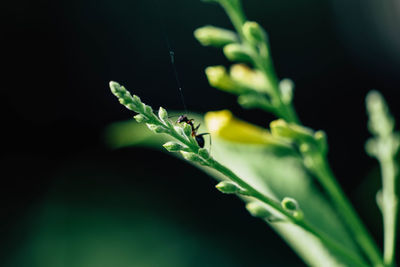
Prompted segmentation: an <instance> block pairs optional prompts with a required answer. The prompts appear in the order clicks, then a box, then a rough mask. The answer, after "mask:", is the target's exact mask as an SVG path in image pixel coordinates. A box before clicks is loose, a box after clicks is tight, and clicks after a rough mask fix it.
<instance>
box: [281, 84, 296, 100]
mask: <svg viewBox="0 0 400 267" xmlns="http://www.w3.org/2000/svg"><path fill="white" fill-rule="evenodd" d="M293 90H294V83H293V81H292V80H290V79H283V80H282V81H280V83H279V91H280V93H281V96H282V101H283V102H284V103H285V104H290V103H291V102H292V100H293Z"/></svg>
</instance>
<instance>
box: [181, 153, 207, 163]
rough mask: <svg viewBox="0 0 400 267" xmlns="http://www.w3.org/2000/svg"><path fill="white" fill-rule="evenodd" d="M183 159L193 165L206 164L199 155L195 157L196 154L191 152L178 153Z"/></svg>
mask: <svg viewBox="0 0 400 267" xmlns="http://www.w3.org/2000/svg"><path fill="white" fill-rule="evenodd" d="M180 152H181V154H182V156H183V158H184V159H186V160H188V161H192V162H195V163H200V164H201V165H207V162H206V161H204V160H203V159H202V158H201V157H200V156H199V155H197V154H196V153H192V152H186V151H180Z"/></svg>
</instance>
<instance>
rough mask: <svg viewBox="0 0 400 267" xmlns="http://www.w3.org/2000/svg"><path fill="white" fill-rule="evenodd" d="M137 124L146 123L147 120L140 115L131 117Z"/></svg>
mask: <svg viewBox="0 0 400 267" xmlns="http://www.w3.org/2000/svg"><path fill="white" fill-rule="evenodd" d="M133 118H134V119H135V120H136V121H137V122H138V123H142V122H145V121H147V118H146V117H145V116H143V115H142V114H137V115H135V116H134V117H133Z"/></svg>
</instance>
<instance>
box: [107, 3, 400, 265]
mask: <svg viewBox="0 0 400 267" xmlns="http://www.w3.org/2000/svg"><path fill="white" fill-rule="evenodd" d="M208 2H217V3H219V4H220V5H221V6H222V7H223V8H224V9H225V11H226V13H227V14H228V16H229V18H230V19H231V21H232V24H233V25H234V27H235V29H236V32H233V31H230V30H227V29H220V28H217V27H213V26H205V27H202V28H199V29H197V30H196V31H195V32H194V35H195V37H196V38H197V39H198V40H199V42H200V43H201V44H203V45H209V46H215V47H223V52H224V54H225V55H226V57H227V58H228V59H229V60H231V61H235V62H240V63H239V64H237V63H236V64H234V65H233V66H232V67H231V68H230V71H229V73H228V71H227V70H226V69H225V67H223V66H212V67H208V68H206V71H205V72H206V75H207V78H208V80H209V83H210V84H211V85H212V86H213V87H216V88H218V89H221V90H224V91H227V92H230V93H233V94H236V95H237V96H238V103H239V104H240V105H242V106H243V107H244V108H260V109H263V110H266V111H268V112H272V113H273V114H275V115H276V116H277V117H278V118H279V119H277V120H275V121H272V122H271V123H270V131H268V130H267V129H262V128H259V127H256V126H254V125H250V124H248V123H246V122H243V121H240V120H238V119H235V118H233V116H232V114H231V113H230V112H228V111H221V112H209V113H207V114H206V116H205V122H206V124H207V126H208V129H209V131H210V133H211V134H212V135H213V138H214V139H216V140H217V142H216V144H215V142H214V144H213V155H210V153H209V151H208V150H207V149H205V148H202V147H200V146H199V144H198V143H197V142H196V139H195V138H194V136H193V130H194V129H193V128H192V126H191V125H189V124H187V123H182V124H177V123H172V122H171V121H170V120H169V119H168V114H167V111H166V110H165V109H163V108H160V109H159V112H158V116H156V115H155V114H154V112H153V110H152V108H151V107H150V106H148V105H145V104H143V103H142V102H141V100H140V98H139V97H137V96H135V95H133V96H132V95H131V94H130V93H129V92H128V91H127V90H126V89H125V88H124V87H123V86H120V85H119V84H118V83H116V82H111V83H110V88H111V91H112V92H113V94H114V95H115V96H117V97H118V99H119V101H120V102H121V104H123V105H124V106H125V107H127V108H128V109H130V110H132V111H134V112H136V113H138V115H136V116H135V119H136V121H137V122H139V123H146V125H147V127H148V128H149V129H150V130H152V131H153V132H154V133H157V134H159V133H164V134H166V135H167V136H169V137H173V138H174V139H175V140H177V141H178V142H172V141H168V142H166V143H165V144H164V147H165V148H166V149H167V150H168V151H170V152H180V154H181V155H182V156H183V158H185V159H186V160H188V161H190V162H192V163H193V164H195V165H196V166H199V167H200V168H202V169H204V170H205V171H207V172H208V173H210V174H211V175H212V176H214V177H215V178H217V179H218V180H221V182H220V183H218V184H217V186H216V187H217V189H218V190H220V191H221V192H223V193H228V194H236V195H238V196H239V197H240V198H242V199H243V200H244V201H245V202H246V203H247V205H246V207H247V209H248V210H249V212H250V213H251V214H252V215H254V216H256V217H260V218H262V219H264V220H265V221H266V222H267V223H269V224H270V225H271V226H272V227H273V228H274V229H275V230H276V231H277V232H278V233H279V234H280V235H282V237H283V238H285V240H286V241H287V242H288V243H289V244H290V245H291V246H292V247H293V249H294V250H296V252H297V253H298V254H299V255H300V256H301V257H302V258H303V259H304V261H305V262H307V263H308V264H310V265H314V266H338V265H346V266H394V265H395V242H396V238H395V237H396V222H397V221H396V218H397V209H398V205H397V202H398V200H397V195H396V176H397V169H398V166H397V163H396V161H395V155H396V154H397V152H398V149H399V144H400V138H399V135H398V134H397V133H394V132H393V129H394V120H393V118H392V117H391V116H390V114H389V112H388V108H387V106H386V103H385V102H384V100H383V98H382V97H381V95H380V94H379V93H378V92H375V91H374V92H371V93H370V94H369V95H368V96H367V101H366V103H367V108H368V112H369V116H370V121H369V129H370V131H371V133H372V134H373V135H374V137H373V138H371V139H370V140H368V142H367V144H366V150H367V152H368V153H369V154H370V155H371V156H374V157H376V158H377V159H378V161H379V163H380V165H381V169H382V179H383V189H382V191H380V192H379V193H378V196H377V200H378V204H379V207H380V208H381V210H382V214H383V220H384V239H385V242H384V253H383V257H382V255H381V252H380V251H379V249H378V246H377V245H376V243H375V241H374V240H373V238H372V237H371V236H370V234H369V233H368V230H367V229H366V227H365V226H364V224H363V222H362V221H361V220H360V218H359V217H358V215H357V213H356V212H355V210H354V208H353V207H352V205H351V203H350V201H349V200H348V199H347V197H346V196H345V194H344V193H343V191H342V189H341V188H340V186H339V184H338V182H337V180H336V179H335V177H334V175H333V173H332V171H331V169H330V167H329V163H328V160H327V153H328V144H327V139H326V134H325V133H324V132H323V131H314V130H312V129H310V128H307V127H304V126H302V125H301V123H300V120H299V118H298V116H297V114H296V112H295V109H294V107H293V104H292V98H293V83H292V82H291V81H290V80H287V79H285V80H282V81H279V79H278V78H277V76H276V74H275V71H274V68H273V63H272V60H271V53H270V51H269V45H268V38H267V34H266V32H265V31H264V29H263V28H262V27H261V26H260V25H259V24H257V23H256V22H251V21H247V20H246V18H245V16H244V13H243V11H242V8H241V3H240V1H239V0H211V1H208ZM249 66H250V67H249ZM196 120H199V121H200V120H201V119H200V118H199V119H196ZM130 127H131V126H127V124H117V125H114V126H113V127H112V128H110V130H109V136H110V137H109V139H110V140H113V141H114V142H117V143H114V146H123V145H129V144H132V142H136V141H135V138H130V137H129V136H127V135H126V130H127V129H132V128H130ZM133 128H134V129H135V131H136V132H137V133H139V132H140V131H141V130H140V129H141V128H139V126H137V125H135V126H134V127H133ZM121 133H123V134H121ZM145 135H146V134H145ZM146 138H147V137H146ZM149 139H152V141H151V142H154V140H157V141H156V143H159V142H161V141H162V142H165V141H166V140H169V139H168V137H166V136H165V135H163V136H162V137H149ZM214 139H213V140H214ZM142 141H143V139H142ZM144 142H146V141H144ZM243 153H246V159H244V157H243ZM222 155H223V156H222ZM239 161H240V164H235V163H238V162H239ZM266 161H268V162H269V165H266V163H265V162H266ZM267 168H268V169H267ZM282 168H285V169H286V170H281V169H282ZM312 178H315V180H316V181H318V182H319V184H320V185H321V186H322V187H323V189H324V192H325V193H326V196H327V197H328V198H327V199H326V197H325V195H322V194H321V193H320V192H319V191H318V190H317V189H316V188H315V186H314V185H313V184H310V180H311V179H312ZM279 179H281V180H282V181H284V182H288V183H290V184H285V186H282V184H280V181H279ZM282 181H281V182H282Z"/></svg>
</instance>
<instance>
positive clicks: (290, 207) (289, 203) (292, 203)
mask: <svg viewBox="0 0 400 267" xmlns="http://www.w3.org/2000/svg"><path fill="white" fill-rule="evenodd" d="M281 205H282V208H284V209H285V210H287V211H288V212H290V213H291V214H292V215H293V217H295V218H296V219H298V220H301V219H303V217H304V215H303V211H302V210H301V209H300V207H299V204H298V203H297V200H295V199H293V198H291V197H285V198H284V199H283V200H282V201H281Z"/></svg>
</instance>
